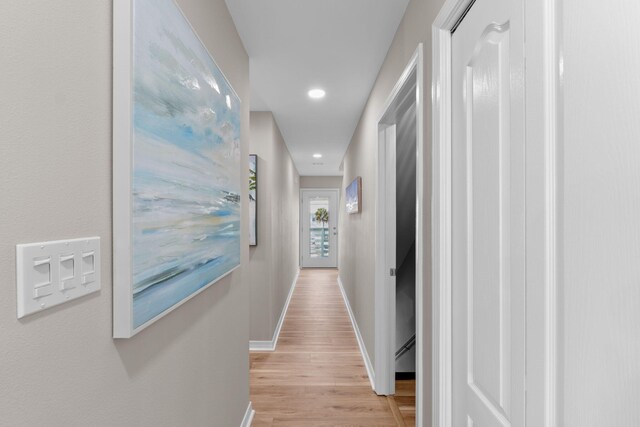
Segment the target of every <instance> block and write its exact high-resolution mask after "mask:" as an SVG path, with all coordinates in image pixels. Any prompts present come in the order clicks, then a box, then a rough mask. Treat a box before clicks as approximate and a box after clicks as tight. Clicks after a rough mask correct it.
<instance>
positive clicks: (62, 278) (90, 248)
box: [16, 237, 100, 319]
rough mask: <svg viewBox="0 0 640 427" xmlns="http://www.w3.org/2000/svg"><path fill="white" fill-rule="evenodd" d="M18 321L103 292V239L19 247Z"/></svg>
mask: <svg viewBox="0 0 640 427" xmlns="http://www.w3.org/2000/svg"><path fill="white" fill-rule="evenodd" d="M16 266H17V274H16V276H17V290H18V319H20V318H22V317H24V316H28V315H29V314H32V313H37V312H39V311H42V310H45V309H47V308H50V307H55V306H56V305H59V304H62V303H65V302H67V301H71V300H74V299H76V298H80V297H82V296H84V295H87V294H90V293H92V292H97V291H99V290H100V238H99V237H88V238H84V239H73V240H58V241H55V242H42V243H29V244H25V245H17V246H16Z"/></svg>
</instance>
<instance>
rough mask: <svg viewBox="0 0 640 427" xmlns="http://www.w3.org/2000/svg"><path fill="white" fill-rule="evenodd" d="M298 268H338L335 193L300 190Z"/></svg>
mask: <svg viewBox="0 0 640 427" xmlns="http://www.w3.org/2000/svg"><path fill="white" fill-rule="evenodd" d="M301 206H302V211H301V213H300V222H301V224H302V226H301V237H300V243H301V248H300V254H301V255H300V256H301V258H302V259H301V265H302V267H333V268H335V267H337V266H338V244H337V243H338V190H301Z"/></svg>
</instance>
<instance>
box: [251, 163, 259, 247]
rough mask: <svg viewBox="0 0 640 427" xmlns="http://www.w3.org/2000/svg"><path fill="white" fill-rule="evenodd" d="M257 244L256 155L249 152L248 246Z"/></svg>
mask: <svg viewBox="0 0 640 427" xmlns="http://www.w3.org/2000/svg"><path fill="white" fill-rule="evenodd" d="M257 245H258V156H257V155H256V154H249V246H257Z"/></svg>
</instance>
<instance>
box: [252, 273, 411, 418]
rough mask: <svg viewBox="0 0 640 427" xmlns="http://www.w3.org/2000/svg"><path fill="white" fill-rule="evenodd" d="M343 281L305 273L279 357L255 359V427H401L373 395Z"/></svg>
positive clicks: (268, 355)
mask: <svg viewBox="0 0 640 427" xmlns="http://www.w3.org/2000/svg"><path fill="white" fill-rule="evenodd" d="M337 274H338V273H337V270H327V269H313V270H311V269H304V270H302V271H301V272H300V277H299V278H298V283H297V285H296V289H295V291H294V294H293V297H292V299H291V304H290V306H289V310H288V312H287V316H286V318H285V321H284V324H283V326H282V331H281V332H280V339H279V340H278V346H277V349H276V351H274V352H252V353H251V401H252V402H253V407H254V409H255V410H256V415H255V418H254V421H253V424H252V425H253V426H254V427H263V426H292V427H293V426H295V427H302V426H305V427H306V426H309V427H320V426H322V427H324V426H327V427H329V426H397V425H402V424H398V423H397V422H396V419H395V418H394V414H393V412H392V410H391V408H390V406H389V402H388V400H387V398H386V397H380V396H377V395H376V394H375V393H374V392H373V390H371V385H370V383H369V378H368V377H367V372H366V370H365V367H364V363H363V361H362V356H361V355H360V350H359V349H358V343H357V342H356V337H355V334H354V332H353V328H352V326H351V322H350V320H349V315H348V314H347V310H346V308H345V306H344V301H343V299H342V295H341V294H340V289H339V288H338V285H337Z"/></svg>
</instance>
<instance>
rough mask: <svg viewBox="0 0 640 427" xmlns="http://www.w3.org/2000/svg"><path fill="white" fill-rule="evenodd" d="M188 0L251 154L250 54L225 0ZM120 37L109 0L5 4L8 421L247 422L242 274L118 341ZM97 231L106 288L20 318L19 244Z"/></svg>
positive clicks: (2, 85)
mask: <svg viewBox="0 0 640 427" xmlns="http://www.w3.org/2000/svg"><path fill="white" fill-rule="evenodd" d="M179 4H180V5H181V6H182V7H183V9H184V12H185V13H186V15H187V16H188V17H189V18H190V20H191V23H192V24H193V26H194V27H195V28H196V30H197V31H198V33H199V35H200V36H201V38H202V40H203V41H204V43H205V44H206V45H207V47H208V49H209V51H210V52H211V53H212V55H213V56H214V58H215V59H216V61H217V63H218V64H219V65H220V67H221V68H222V70H223V71H224V73H225V74H226V76H227V77H228V78H229V79H230V81H231V84H232V85H233V86H234V88H235V89H236V91H237V92H238V93H239V95H240V97H241V98H242V101H243V108H242V114H243V116H242V123H243V127H242V135H243V139H242V153H243V156H245V157H246V155H248V145H249V144H248V135H249V126H248V124H249V60H248V57H247V54H246V53H245V50H244V48H243V46H242V43H241V41H240V38H239V37H238V34H237V33H236V30H235V26H234V24H233V21H232V20H231V17H230V15H229V13H228V11H227V8H226V5H225V3H224V1H223V0H180V1H179ZM111 40H112V2H111V1H107V0H95V1H86V0H69V1H64V2H49V1H35V0H31V1H19V0H13V1H3V2H2V3H1V4H0V57H1V58H2V79H0V94H1V98H2V102H0V117H2V120H1V124H0V127H1V128H2V132H0V195H1V203H2V215H0V236H2V239H0V274H1V277H2V286H0V325H2V326H1V327H0V342H1V343H2V344H1V346H0V361H1V362H0V384H1V386H0V414H1V415H0V419H1V421H0V424H3V425H13V426H34V425H47V426H68V425H85V426H116V425H117V426H133V425H136V426H159V425H165V426H166V425H189V426H205V425H206V426H212V425H214V426H237V425H239V424H240V421H241V420H242V417H243V415H244V412H245V410H246V408H247V404H248V402H249V384H248V383H249V380H248V366H249V363H248V349H247V342H248V340H249V286H248V283H247V282H246V281H243V280H242V276H243V271H242V269H239V270H236V272H234V273H233V274H231V275H230V276H228V277H227V278H225V279H223V280H221V281H220V282H218V283H217V284H215V285H214V286H212V287H210V288H209V289H207V290H205V291H204V292H203V293H201V294H200V295H198V296H197V297H196V298H194V299H192V300H191V301H189V302H187V303H186V304H184V305H183V306H181V307H180V308H178V309H177V310H175V311H174V312H172V313H170V314H169V315H167V316H166V317H164V318H163V319H161V320H159V321H158V322H157V323H155V324H153V325H152V326H150V327H149V328H147V329H145V330H144V331H142V332H141V333H140V334H138V335H136V336H135V337H133V338H131V339H129V340H118V341H114V340H113V339H112V338H111V329H112V327H111V325H112V312H111V310H112V291H111V289H112V281H111V271H112V262H111V238H112V235H111V144H112V142H111V117H112V100H111V90H112V84H111V81H112V80H111V79H112V73H111V65H112V60H111V55H112V45H111V43H112V41H111ZM247 174H248V171H247ZM243 198H244V199H246V198H247V194H246V193H245V194H243ZM247 214H248V210H247V209H246V207H245V206H243V212H242V221H243V226H244V227H243V229H244V231H243V240H244V241H248V234H247V232H246V225H247V220H248V216H247ZM93 235H97V236H100V237H101V238H102V264H101V268H102V291H101V292H100V293H97V294H93V295H91V296H88V297H85V298H83V299H80V300H77V301H74V302H72V303H69V304H65V305H62V306H59V307H57V308H53V309H49V310H47V311H45V312H42V313H39V314H36V315H33V316H30V317H28V318H25V319H23V320H21V321H18V320H17V319H16V291H15V245H16V244H17V243H28V242H37V241H42V240H55V239H64V238H74V237H83V236H93ZM248 253H249V251H248V247H247V248H246V249H245V250H243V251H242V255H241V256H242V263H243V264H246V262H247V261H248Z"/></svg>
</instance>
